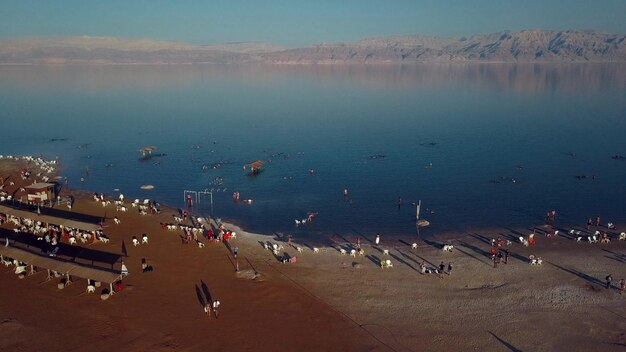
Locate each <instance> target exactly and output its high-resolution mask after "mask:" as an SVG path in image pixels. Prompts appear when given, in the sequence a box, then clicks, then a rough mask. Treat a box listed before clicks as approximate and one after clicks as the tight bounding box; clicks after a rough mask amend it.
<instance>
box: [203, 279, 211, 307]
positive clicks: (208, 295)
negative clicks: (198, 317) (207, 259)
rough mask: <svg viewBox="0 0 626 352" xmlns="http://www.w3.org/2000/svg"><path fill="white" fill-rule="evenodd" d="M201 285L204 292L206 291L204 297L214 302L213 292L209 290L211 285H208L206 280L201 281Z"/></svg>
mask: <svg viewBox="0 0 626 352" xmlns="http://www.w3.org/2000/svg"><path fill="white" fill-rule="evenodd" d="M200 286H202V292H203V293H204V297H206V301H207V302H213V299H212V297H211V292H210V291H209V286H207V285H206V283H205V282H204V281H200Z"/></svg>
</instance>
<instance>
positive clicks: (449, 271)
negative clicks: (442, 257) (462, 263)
mask: <svg viewBox="0 0 626 352" xmlns="http://www.w3.org/2000/svg"><path fill="white" fill-rule="evenodd" d="M450 274H452V262H449V263H448V275H450Z"/></svg>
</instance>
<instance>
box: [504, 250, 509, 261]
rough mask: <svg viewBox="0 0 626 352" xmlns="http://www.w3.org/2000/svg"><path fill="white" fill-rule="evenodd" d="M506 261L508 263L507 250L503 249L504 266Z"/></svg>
mask: <svg viewBox="0 0 626 352" xmlns="http://www.w3.org/2000/svg"><path fill="white" fill-rule="evenodd" d="M508 261H509V250H508V249H505V250H504V264H507V262H508Z"/></svg>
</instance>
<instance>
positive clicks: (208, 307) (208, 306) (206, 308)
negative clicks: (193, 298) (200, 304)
mask: <svg viewBox="0 0 626 352" xmlns="http://www.w3.org/2000/svg"><path fill="white" fill-rule="evenodd" d="M204 314H206V315H207V317H209V318H211V303H209V302H207V303H205V304H204Z"/></svg>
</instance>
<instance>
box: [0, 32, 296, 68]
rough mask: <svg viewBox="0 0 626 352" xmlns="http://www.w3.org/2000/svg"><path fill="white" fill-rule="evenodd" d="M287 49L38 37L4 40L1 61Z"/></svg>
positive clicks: (241, 57) (110, 60)
mask: <svg viewBox="0 0 626 352" xmlns="http://www.w3.org/2000/svg"><path fill="white" fill-rule="evenodd" d="M280 50H284V48H283V47H280V46H277V45H273V44H268V43H227V44H220V45H194V44H189V43H181V42H168V41H156V40H149V39H127V38H113V37H87V36H83V37H50V38H48V37H34V38H20V39H11V40H1V41H0V64H192V63H245V62H251V61H253V62H256V61H259V60H260V57H258V55H259V54H262V53H267V52H274V51H280Z"/></svg>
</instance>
